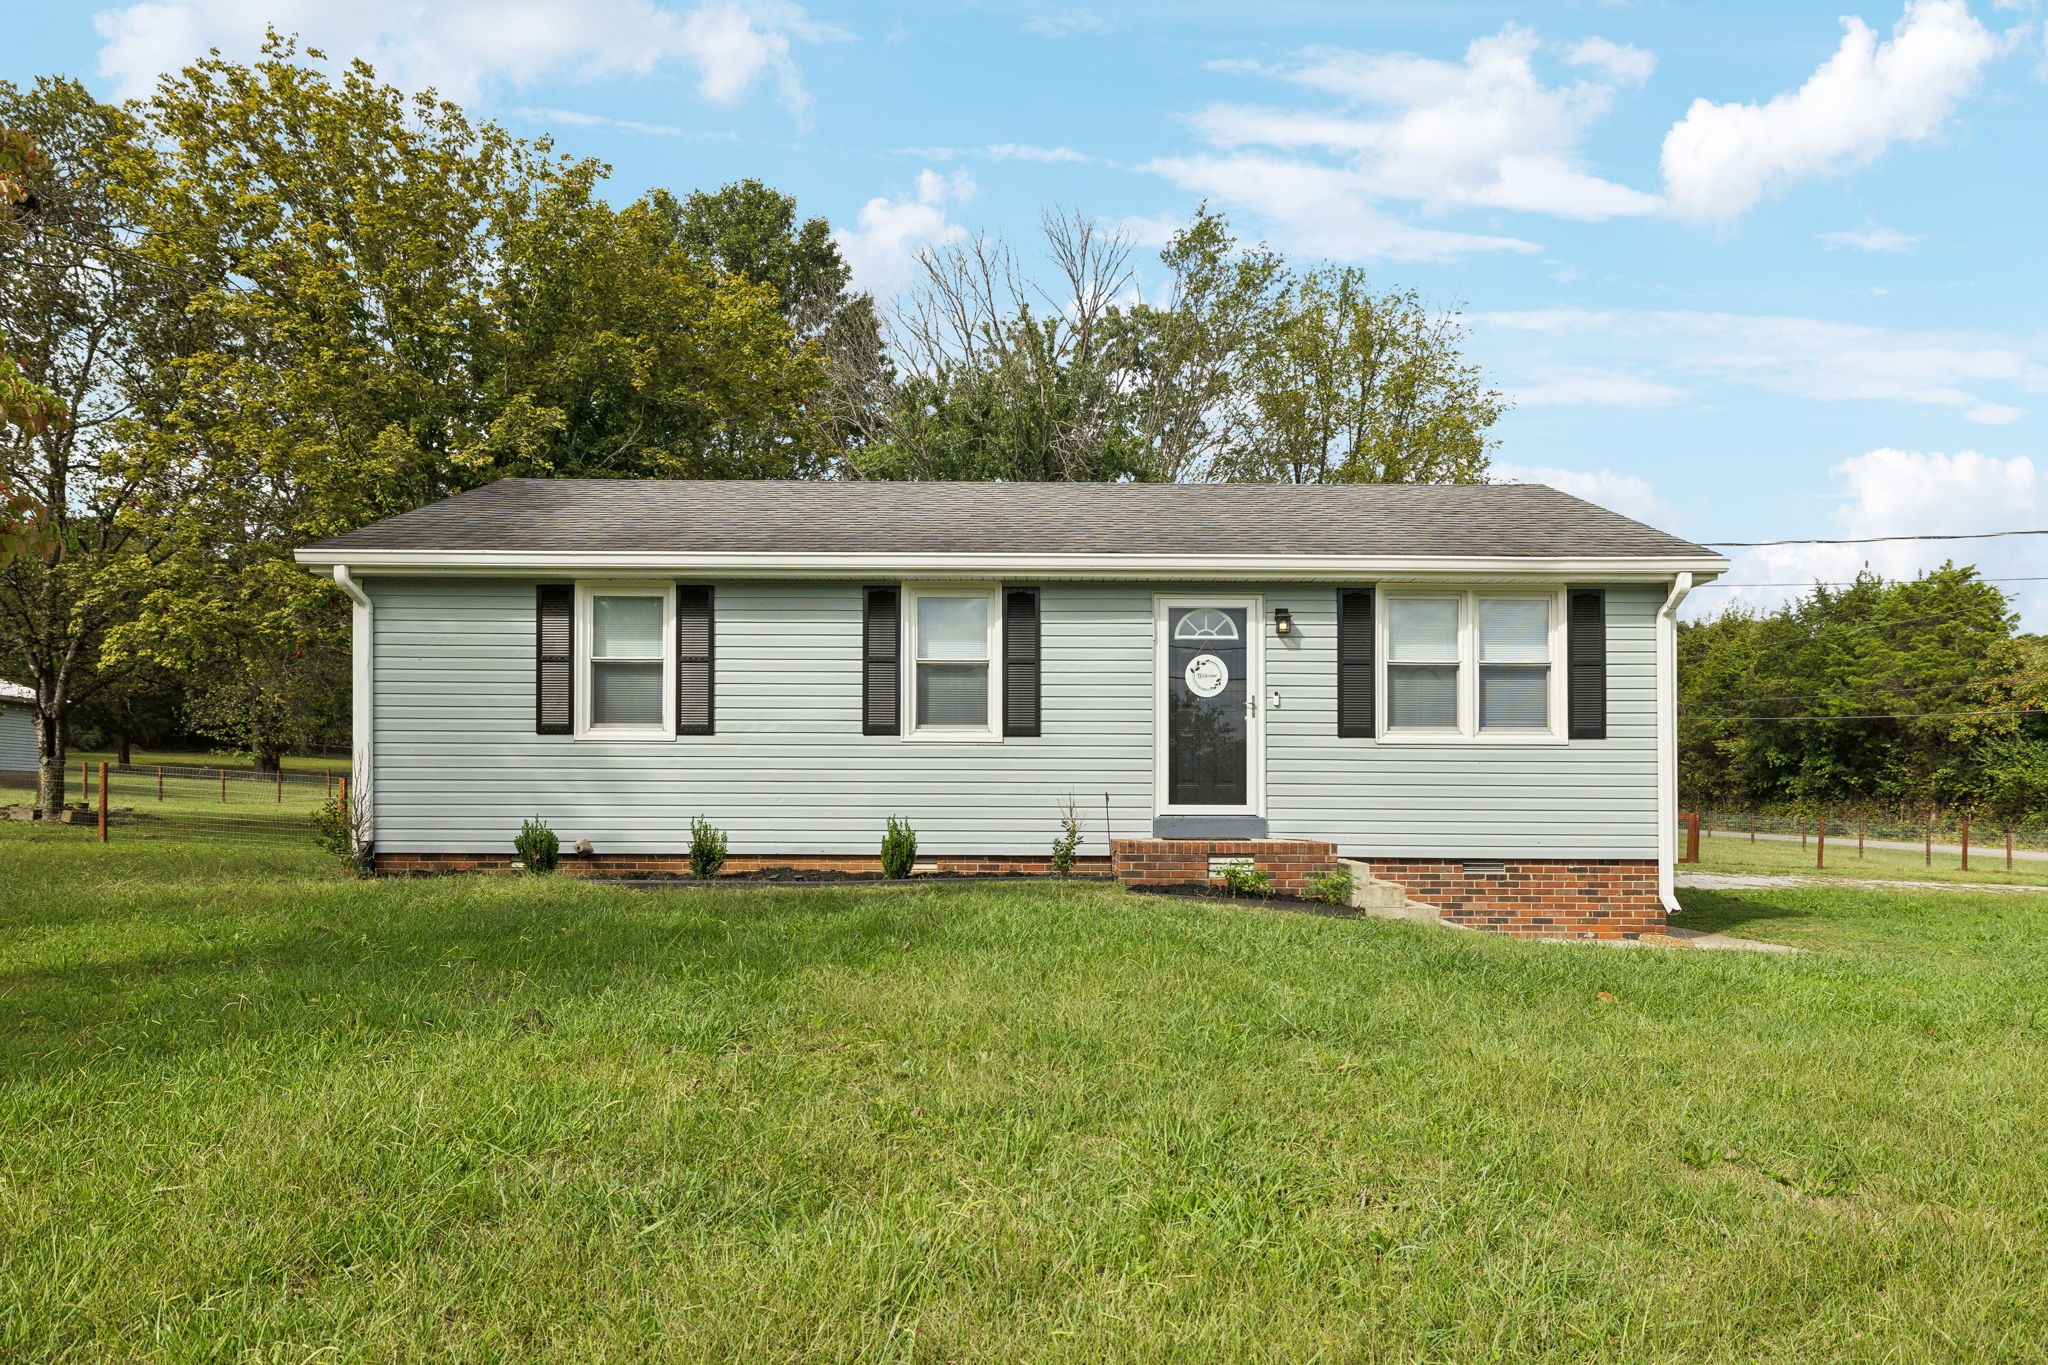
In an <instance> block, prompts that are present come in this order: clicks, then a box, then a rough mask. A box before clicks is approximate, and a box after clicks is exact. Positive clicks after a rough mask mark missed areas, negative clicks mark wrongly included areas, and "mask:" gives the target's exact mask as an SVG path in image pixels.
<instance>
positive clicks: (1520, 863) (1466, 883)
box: [1365, 858, 1664, 938]
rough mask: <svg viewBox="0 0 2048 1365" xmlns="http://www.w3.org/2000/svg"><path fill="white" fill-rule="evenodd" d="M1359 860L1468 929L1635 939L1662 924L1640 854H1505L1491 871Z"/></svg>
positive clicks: (1437, 861)
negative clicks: (1630, 856)
mask: <svg viewBox="0 0 2048 1365" xmlns="http://www.w3.org/2000/svg"><path fill="white" fill-rule="evenodd" d="M1365 861H1367V862H1368V863H1369V864H1370V865H1371V867H1372V875H1373V876H1374V877H1377V878H1378V879H1380V880H1381V881H1389V882H1398V883H1400V884H1401V885H1402V886H1404V887H1406V888H1407V890H1408V895H1409V897H1410V898H1411V899H1413V900H1418V901H1421V902H1423V903H1424V904H1427V905H1433V906H1435V907H1437V909H1439V910H1441V911H1443V917H1444V919H1445V921H1446V922H1448V923H1454V924H1462V925H1465V926H1467V927H1468V928H1473V929H1492V930H1495V931H1496V932H1499V933H1503V934H1521V935H1525V936H1528V937H1533V938H1636V937H1638V936H1640V935H1642V934H1649V933H1657V932H1660V931H1662V930H1663V928H1664V904H1663V902H1662V901H1661V900H1660V899H1659V898H1658V896H1657V864H1656V862H1655V861H1653V860H1651V859H1647V858H1645V859H1627V858H1600V859H1593V858H1587V859H1549V858H1510V859H1507V860H1505V861H1504V862H1500V863H1499V866H1500V867H1501V869H1502V870H1501V872H1500V873H1499V874H1498V875H1488V874H1486V873H1468V872H1467V871H1466V868H1467V866H1468V863H1467V862H1466V861H1465V860H1462V859H1443V858H1370V859H1366V860H1365ZM1473 861H1477V860H1476V859H1475V860H1473Z"/></svg>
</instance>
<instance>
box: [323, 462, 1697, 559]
mask: <svg viewBox="0 0 2048 1365" xmlns="http://www.w3.org/2000/svg"><path fill="white" fill-rule="evenodd" d="M307 548H308V549H309V550H311V551H315V552H319V553H322V554H333V553H337V552H346V551H356V550H383V551H405V550H416V551H495V552H499V553H512V554H516V553H521V552H531V553H536V554H561V553H577V552H588V553H648V554H662V553H675V554H691V553H704V552H723V553H748V552H756V553H762V554H821V555H829V554H890V553H902V554H938V555H945V554H962V555H1000V554H1013V553H1014V554H1037V555H1043V554H1089V555H1097V554H1261V555H1271V554H1302V555H1404V556H1405V555H1431V556H1433V555H1458V556H1464V555H1472V556H1480V555H1484V556H1532V557H1533V556H1573V557H1582V556H1591V557H1606V556H1622V557H1629V556H1670V555H1711V554H1712V552H1711V551H1708V550H1704V549H1702V548H1701V547H1699V546H1697V545H1693V544H1691V543H1689V542H1687V541H1684V540H1680V539H1679V538H1677V537H1676V536H1671V535H1666V534H1665V533H1664V532H1662V531H1659V530H1656V529H1655V528H1653V527H1649V526H1645V525H1643V524H1642V523H1641V522H1638V521H1631V520H1630V519H1629V518H1627V517H1624V516H1621V515H1619V514H1618V513H1614V512H1610V511H1608V510H1607V509H1605V508H1603V507H1596V506H1594V505H1593V504H1592V503H1589V502H1584V501H1582V500H1580V499H1578V498H1575V497H1572V496H1571V495H1569V494H1567V493H1560V492H1558V491H1557V490H1556V489H1554V488H1546V487H1544V486H1542V485H1540V484H1476V485H1475V484H1310V485H1301V484H1142V483H1118V484H1104V483H879V482H876V483H863V482H847V483H802V482H788V481H710V480H704V481H695V480H623V479H620V480H614V479H500V480H499V481H498V482H496V483H493V484H490V485H488V486H486V487H483V488H479V489H476V490H475V491H473V492H469V493H462V494H458V495H457V496H455V497H452V498H445V499H443V500H442V501H440V502H436V503H432V504H430V505H428V506H426V507H422V508H419V509H417V510H415V511H411V512H407V513H404V514H403V515H400V516H395V517H390V518H387V519H386V520H384V521H379V522H374V523H372V524H371V525H368V526H364V527H361V528H359V529H357V530H354V531H350V532H348V533H347V534H346V535H342V536H337V537H335V538H334V539H332V540H324V541H321V542H319V543H318V544H316V545H312V546H309V547H307Z"/></svg>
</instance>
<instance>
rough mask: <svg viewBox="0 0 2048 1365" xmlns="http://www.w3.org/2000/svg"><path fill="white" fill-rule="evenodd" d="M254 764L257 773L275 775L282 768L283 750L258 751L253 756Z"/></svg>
mask: <svg viewBox="0 0 2048 1365" xmlns="http://www.w3.org/2000/svg"><path fill="white" fill-rule="evenodd" d="M255 764H256V771H257V772H259V773H275V772H276V771H277V770H278V769H279V768H282V767H283V766H284V750H282V749H258V750H257V751H256V755H255Z"/></svg>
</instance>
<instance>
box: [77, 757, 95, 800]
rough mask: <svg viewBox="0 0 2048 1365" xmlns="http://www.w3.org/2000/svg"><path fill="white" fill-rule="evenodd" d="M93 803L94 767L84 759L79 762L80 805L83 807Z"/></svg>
mask: <svg viewBox="0 0 2048 1365" xmlns="http://www.w3.org/2000/svg"><path fill="white" fill-rule="evenodd" d="M91 801H92V765H91V764H90V763H88V762H86V761H85V760H84V759H82V758H81V759H79V760H78V804H79V805H81V806H83V805H87V804H90V803H91Z"/></svg>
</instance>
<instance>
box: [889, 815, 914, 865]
mask: <svg viewBox="0 0 2048 1365" xmlns="http://www.w3.org/2000/svg"><path fill="white" fill-rule="evenodd" d="M916 862H917V831H916V830H914V829H912V828H911V827H910V822H909V821H908V820H898V819H897V818H896V817H895V816H893V815H892V816H890V817H889V829H888V832H887V833H886V834H884V835H883V836H882V875H883V876H885V877H908V876H909V875H910V869H911V867H912V866H913V865H914V864H915V863H916Z"/></svg>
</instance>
